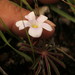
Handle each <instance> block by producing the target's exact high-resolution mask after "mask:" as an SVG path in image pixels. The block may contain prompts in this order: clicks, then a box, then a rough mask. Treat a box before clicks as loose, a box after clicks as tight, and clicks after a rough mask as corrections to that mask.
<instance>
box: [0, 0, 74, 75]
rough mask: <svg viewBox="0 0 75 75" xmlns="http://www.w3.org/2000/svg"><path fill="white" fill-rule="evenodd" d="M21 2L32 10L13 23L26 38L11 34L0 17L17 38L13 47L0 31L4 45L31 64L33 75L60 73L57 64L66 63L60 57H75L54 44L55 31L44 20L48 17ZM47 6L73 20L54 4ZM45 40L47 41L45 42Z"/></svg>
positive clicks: (0, 20)
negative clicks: (15, 45)
mask: <svg viewBox="0 0 75 75" xmlns="http://www.w3.org/2000/svg"><path fill="white" fill-rule="evenodd" d="M34 2H35V5H37V6H38V3H37V0H35V1H34ZM22 3H24V4H25V5H27V7H28V9H30V10H32V12H30V13H29V14H28V15H26V16H24V17H25V18H26V20H19V21H17V22H16V23H15V26H16V27H17V28H18V29H19V30H25V35H26V39H25V38H19V37H17V36H15V35H14V34H12V32H11V31H10V30H9V28H8V27H6V24H5V23H4V22H3V20H2V19H1V18H0V22H1V24H2V25H3V26H4V27H5V29H6V30H7V32H8V33H9V34H10V35H11V36H12V37H14V38H15V39H17V38H18V39H17V40H18V41H19V42H18V43H17V46H18V49H16V48H14V47H13V46H12V45H11V44H10V42H11V41H8V40H7V39H6V37H5V36H4V34H3V32H2V31H0V37H1V38H2V39H3V41H4V42H5V45H8V46H10V47H11V48H12V49H13V50H14V51H15V52H16V53H18V54H19V55H21V56H22V57H24V58H25V60H26V61H28V62H30V63H31V64H32V66H30V69H31V70H33V75H52V74H53V73H52V72H55V74H56V75H60V72H59V68H58V67H57V65H60V66H61V67H63V68H66V65H65V64H64V62H63V61H62V59H64V56H65V55H66V56H67V57H69V58H70V59H72V60H73V61H75V59H74V58H73V57H72V56H70V55H69V54H67V53H66V52H65V51H64V50H63V49H64V48H62V47H60V46H59V45H56V43H55V40H54V36H53V37H52V35H53V34H54V31H55V30H54V27H52V26H51V25H50V24H49V23H47V22H45V21H46V20H48V17H46V16H44V15H40V14H39V12H38V13H35V12H36V11H39V10H38V7H37V8H35V12H34V11H33V9H32V8H31V6H30V5H29V4H28V3H27V1H26V0H21V6H22ZM67 4H69V5H70V7H71V9H72V10H73V11H74V7H72V4H71V3H69V0H67ZM49 7H50V8H51V9H52V10H53V11H55V12H56V13H58V14H60V15H62V14H63V13H64V14H63V15H62V16H64V17H66V18H68V19H69V20H71V21H72V22H75V20H74V18H73V17H71V16H70V15H68V14H67V13H65V12H63V11H61V10H59V9H58V8H56V7H55V6H53V5H50V6H49ZM59 12H61V13H59ZM66 14H67V15H66ZM47 33H49V34H48V35H50V36H46V35H47ZM51 33H52V34H51ZM49 37H51V38H49ZM47 38H48V39H47ZM47 40H48V43H46V41H47ZM22 51H23V52H22ZM61 58H62V59H61ZM52 70H53V71H52Z"/></svg>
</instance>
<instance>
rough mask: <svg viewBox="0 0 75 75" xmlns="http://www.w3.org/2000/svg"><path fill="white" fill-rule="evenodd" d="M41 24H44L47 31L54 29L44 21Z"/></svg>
mask: <svg viewBox="0 0 75 75" xmlns="http://www.w3.org/2000/svg"><path fill="white" fill-rule="evenodd" d="M41 26H42V28H44V29H45V30H47V31H52V30H53V29H52V27H51V26H50V25H49V24H47V23H42V25H41Z"/></svg>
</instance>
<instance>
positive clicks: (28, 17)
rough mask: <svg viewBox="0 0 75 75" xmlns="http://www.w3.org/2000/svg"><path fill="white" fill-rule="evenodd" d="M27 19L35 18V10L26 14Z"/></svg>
mask: <svg viewBox="0 0 75 75" xmlns="http://www.w3.org/2000/svg"><path fill="white" fill-rule="evenodd" d="M25 18H26V19H28V20H29V21H31V20H35V14H34V12H33V11H32V12H30V13H29V14H28V15H26V16H25Z"/></svg>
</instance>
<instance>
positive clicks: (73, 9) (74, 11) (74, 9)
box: [67, 0, 75, 15]
mask: <svg viewBox="0 0 75 75" xmlns="http://www.w3.org/2000/svg"><path fill="white" fill-rule="evenodd" d="M67 2H68V3H70V4H72V3H71V1H70V0H67ZM69 6H70V8H71V9H72V11H73V13H74V15H75V8H74V7H73V6H71V5H69Z"/></svg>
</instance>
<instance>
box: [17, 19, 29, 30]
mask: <svg viewBox="0 0 75 75" xmlns="http://www.w3.org/2000/svg"><path fill="white" fill-rule="evenodd" d="M16 26H17V27H19V30H22V29H24V28H25V27H30V23H29V22H28V21H26V20H20V21H17V22H16Z"/></svg>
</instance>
